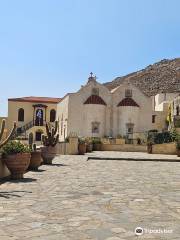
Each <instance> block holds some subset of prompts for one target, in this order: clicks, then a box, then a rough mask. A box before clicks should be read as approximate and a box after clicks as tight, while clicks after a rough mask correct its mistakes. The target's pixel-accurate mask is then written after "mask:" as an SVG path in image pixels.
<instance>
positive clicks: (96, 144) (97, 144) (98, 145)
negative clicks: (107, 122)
mask: <svg viewBox="0 0 180 240" xmlns="http://www.w3.org/2000/svg"><path fill="white" fill-rule="evenodd" d="M92 144H93V150H94V151H101V146H102V143H101V139H100V138H93V139H92Z"/></svg>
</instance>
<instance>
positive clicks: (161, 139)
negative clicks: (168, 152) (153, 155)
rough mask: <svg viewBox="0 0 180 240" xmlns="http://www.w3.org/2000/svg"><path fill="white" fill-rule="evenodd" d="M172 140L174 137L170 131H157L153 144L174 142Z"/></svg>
mask: <svg viewBox="0 0 180 240" xmlns="http://www.w3.org/2000/svg"><path fill="white" fill-rule="evenodd" d="M174 141H175V139H174V137H173V136H172V133H170V132H163V133H157V134H156V135H155V136H154V143H155V144H162V143H170V142H174Z"/></svg>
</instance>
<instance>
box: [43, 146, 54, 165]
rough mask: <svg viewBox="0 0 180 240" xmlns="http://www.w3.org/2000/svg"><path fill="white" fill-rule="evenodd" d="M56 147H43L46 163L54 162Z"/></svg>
mask: <svg viewBox="0 0 180 240" xmlns="http://www.w3.org/2000/svg"><path fill="white" fill-rule="evenodd" d="M56 155H57V153H56V148H55V147H42V148H41V156H42V159H43V163H44V164H52V160H53V159H54V158H55V157H56Z"/></svg>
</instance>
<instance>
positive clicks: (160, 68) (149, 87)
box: [104, 58, 180, 96]
mask: <svg viewBox="0 0 180 240" xmlns="http://www.w3.org/2000/svg"><path fill="white" fill-rule="evenodd" d="M124 81H130V82H132V83H133V84H134V85H135V86H137V87H138V88H140V89H141V90H142V91H143V92H144V93H145V94H146V95H148V96H153V95H155V94H157V93H159V92H180V58H175V59H172V60H167V59H164V60H162V61H160V62H157V63H155V64H153V65H149V66H148V67H146V68H145V69H143V70H140V71H137V72H133V73H131V74H128V75H126V76H123V77H117V78H116V79H114V80H113V81H112V82H108V83H105V84H104V85H105V86H106V87H108V88H109V89H110V90H111V89H113V88H116V87H117V86H119V84H121V83H122V82H124Z"/></svg>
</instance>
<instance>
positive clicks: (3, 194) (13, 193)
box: [0, 191, 32, 199]
mask: <svg viewBox="0 0 180 240" xmlns="http://www.w3.org/2000/svg"><path fill="white" fill-rule="evenodd" d="M17 193H21V194H22V193H23V195H24V193H32V192H29V191H9V192H7V191H6V192H0V198H1V197H2V198H6V199H9V198H10V197H18V198H20V197H22V196H23V195H19V194H17Z"/></svg>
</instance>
